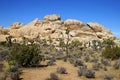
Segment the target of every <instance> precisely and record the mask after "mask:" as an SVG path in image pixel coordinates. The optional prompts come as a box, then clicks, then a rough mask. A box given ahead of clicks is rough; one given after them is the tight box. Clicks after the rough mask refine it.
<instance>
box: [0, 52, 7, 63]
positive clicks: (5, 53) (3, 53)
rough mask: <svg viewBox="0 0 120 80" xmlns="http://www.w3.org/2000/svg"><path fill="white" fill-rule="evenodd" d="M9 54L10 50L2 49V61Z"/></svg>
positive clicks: (0, 54)
mask: <svg viewBox="0 0 120 80" xmlns="http://www.w3.org/2000/svg"><path fill="white" fill-rule="evenodd" d="M7 55H8V51H7V50H2V51H0V61H1V60H5V59H6V57H7Z"/></svg>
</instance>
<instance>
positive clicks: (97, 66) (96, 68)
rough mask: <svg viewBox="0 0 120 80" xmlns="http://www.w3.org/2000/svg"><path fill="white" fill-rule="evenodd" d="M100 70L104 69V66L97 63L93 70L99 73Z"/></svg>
mask: <svg viewBox="0 0 120 80" xmlns="http://www.w3.org/2000/svg"><path fill="white" fill-rule="evenodd" d="M100 68H102V65H101V64H100V63H95V64H93V65H92V69H93V70H95V71H98V70H99V69H100Z"/></svg>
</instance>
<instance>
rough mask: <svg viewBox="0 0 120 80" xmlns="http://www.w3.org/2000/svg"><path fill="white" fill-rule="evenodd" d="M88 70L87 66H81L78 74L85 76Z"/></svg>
mask: <svg viewBox="0 0 120 80" xmlns="http://www.w3.org/2000/svg"><path fill="white" fill-rule="evenodd" d="M86 72H87V68H85V67H81V68H80V69H79V70H78V76H85V74H86Z"/></svg>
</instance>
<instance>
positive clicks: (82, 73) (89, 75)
mask: <svg viewBox="0 0 120 80" xmlns="http://www.w3.org/2000/svg"><path fill="white" fill-rule="evenodd" d="M78 76H85V77H86V78H95V72H93V71H92V70H88V69H87V68H80V69H79V70H78Z"/></svg>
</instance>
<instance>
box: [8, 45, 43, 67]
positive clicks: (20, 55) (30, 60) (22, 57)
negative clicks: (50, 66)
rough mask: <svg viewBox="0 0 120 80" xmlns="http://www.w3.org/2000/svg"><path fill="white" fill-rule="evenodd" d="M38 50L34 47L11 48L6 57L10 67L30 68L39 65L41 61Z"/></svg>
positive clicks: (18, 46)
mask: <svg viewBox="0 0 120 80" xmlns="http://www.w3.org/2000/svg"><path fill="white" fill-rule="evenodd" d="M39 51H40V50H39V49H38V47H37V46H36V45H29V46H28V45H17V46H14V47H12V48H11V51H10V53H9V55H8V63H9V64H10V65H14V64H18V65H20V66H22V67H30V66H35V65H38V64H39V61H40V60H41V56H40V54H39V53H40V52H39Z"/></svg>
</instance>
